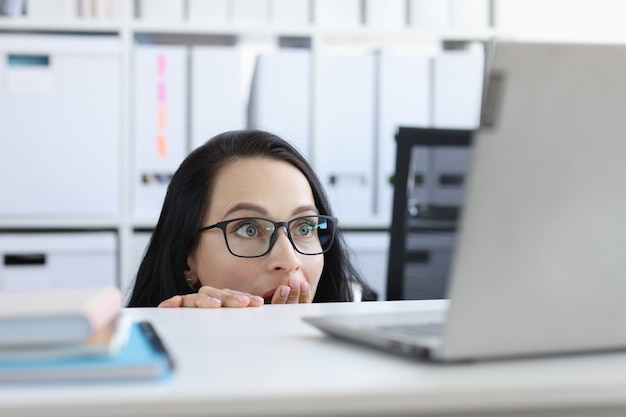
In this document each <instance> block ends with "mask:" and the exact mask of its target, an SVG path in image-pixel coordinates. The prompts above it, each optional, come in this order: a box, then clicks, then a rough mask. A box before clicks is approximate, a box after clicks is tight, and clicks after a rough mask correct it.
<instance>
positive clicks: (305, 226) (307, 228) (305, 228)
mask: <svg viewBox="0 0 626 417" xmlns="http://www.w3.org/2000/svg"><path fill="white" fill-rule="evenodd" d="M313 229H314V226H313V225H312V224H310V223H302V224H300V225H298V227H297V228H296V231H297V233H298V235H299V236H308V235H310V234H311V233H312V231H313Z"/></svg>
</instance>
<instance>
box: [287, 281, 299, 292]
mask: <svg viewBox="0 0 626 417" xmlns="http://www.w3.org/2000/svg"><path fill="white" fill-rule="evenodd" d="M289 286H290V287H291V288H293V289H294V290H295V289H296V288H298V280H297V279H295V278H289Z"/></svg>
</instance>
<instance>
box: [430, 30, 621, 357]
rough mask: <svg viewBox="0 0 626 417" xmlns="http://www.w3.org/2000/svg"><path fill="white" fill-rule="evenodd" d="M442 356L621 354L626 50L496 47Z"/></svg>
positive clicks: (477, 137) (565, 46)
mask: <svg viewBox="0 0 626 417" xmlns="http://www.w3.org/2000/svg"><path fill="white" fill-rule="evenodd" d="M492 58H493V59H492V62H491V66H492V68H491V72H490V78H489V80H490V82H489V84H488V85H489V87H488V90H487V94H486V96H485V103H484V106H483V122H484V125H483V126H481V128H480V129H479V131H478V132H477V134H476V135H475V141H474V144H473V146H474V156H473V158H474V159H473V162H472V166H471V169H470V178H469V183H468V188H467V193H466V200H465V203H464V210H463V214H462V219H461V227H460V231H459V237H458V239H459V240H458V242H457V253H456V254H455V259H454V263H453V265H452V273H451V282H450V287H449V293H448V295H449V297H450V299H451V305H450V311H449V317H448V325H447V327H446V329H445V342H444V348H443V350H442V351H441V352H440V354H441V356H442V357H443V358H458V357H493V356H502V355H519V354H522V355H525V354H533V353H551V352H554V353H560V352H565V351H581V350H590V349H591V350H594V349H607V348H608V349H610V348H617V347H624V346H626V332H624V331H623V323H624V321H626V301H625V296H626V46H624V45H592V44H577V45H575V44H542V43H513V42H500V43H497V44H496V46H495V54H494V55H493V57H492Z"/></svg>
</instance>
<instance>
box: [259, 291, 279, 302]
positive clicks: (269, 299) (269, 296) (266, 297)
mask: <svg viewBox="0 0 626 417" xmlns="http://www.w3.org/2000/svg"><path fill="white" fill-rule="evenodd" d="M275 292H276V288H272V289H271V290H269V291H266V292H264V293H263V295H262V296H261V297H263V299H264V300H265V304H271V303H272V297H273V296H274V293H275Z"/></svg>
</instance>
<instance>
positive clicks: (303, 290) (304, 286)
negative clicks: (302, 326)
mask: <svg viewBox="0 0 626 417" xmlns="http://www.w3.org/2000/svg"><path fill="white" fill-rule="evenodd" d="M298 302H300V303H302V304H308V303H310V302H311V286H310V285H309V283H308V282H306V281H302V282H301V283H300V300H298Z"/></svg>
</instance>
